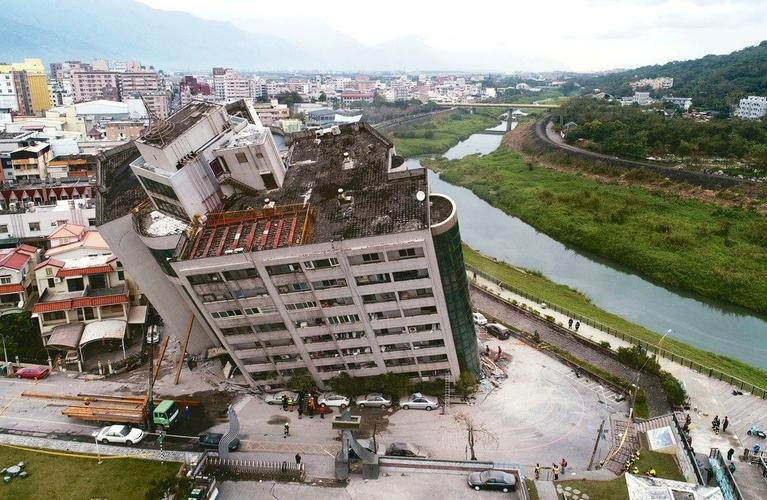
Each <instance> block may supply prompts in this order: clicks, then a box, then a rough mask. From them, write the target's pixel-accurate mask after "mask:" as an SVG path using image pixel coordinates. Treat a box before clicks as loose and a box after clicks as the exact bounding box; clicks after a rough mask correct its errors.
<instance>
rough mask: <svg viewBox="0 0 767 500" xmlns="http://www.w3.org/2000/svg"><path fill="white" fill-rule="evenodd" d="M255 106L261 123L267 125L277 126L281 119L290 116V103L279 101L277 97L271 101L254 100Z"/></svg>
mask: <svg viewBox="0 0 767 500" xmlns="http://www.w3.org/2000/svg"><path fill="white" fill-rule="evenodd" d="M253 108H254V109H255V110H256V114H257V115H258V118H259V119H260V120H261V123H263V124H264V126H267V127H271V126H275V127H276V126H278V125H279V124H280V120H286V119H288V118H290V109H288V105H287V104H280V103H278V102H277V99H272V100H271V101H270V102H254V103H253Z"/></svg>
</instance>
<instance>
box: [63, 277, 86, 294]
mask: <svg viewBox="0 0 767 500" xmlns="http://www.w3.org/2000/svg"><path fill="white" fill-rule="evenodd" d="M67 290H69V291H70V292H79V291H81V290H85V284H84V283H83V279H82V278H70V279H68V280H67Z"/></svg>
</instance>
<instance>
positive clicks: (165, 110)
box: [141, 90, 170, 120]
mask: <svg viewBox="0 0 767 500" xmlns="http://www.w3.org/2000/svg"><path fill="white" fill-rule="evenodd" d="M141 97H142V98H143V100H144V103H145V104H146V106H147V107H148V108H149V109H148V110H147V111H148V112H151V113H153V114H154V116H155V117H156V118H159V119H161V120H164V119H165V118H167V117H168V115H169V114H170V97H169V95H168V93H167V92H166V91H164V90H155V91H146V92H141Z"/></svg>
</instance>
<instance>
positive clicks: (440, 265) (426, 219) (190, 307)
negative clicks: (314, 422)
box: [100, 102, 479, 387]
mask: <svg viewBox="0 0 767 500" xmlns="http://www.w3.org/2000/svg"><path fill="white" fill-rule="evenodd" d="M136 145H137V147H138V150H139V153H140V155H141V156H140V157H139V158H138V159H136V160H135V161H133V162H132V163H131V164H130V168H131V170H132V171H133V173H134V174H135V176H136V177H137V178H138V181H139V182H140V184H141V188H142V191H139V194H138V195H137V196H136V198H138V199H139V200H141V199H143V200H144V201H140V202H139V203H140V204H139V205H138V207H137V208H136V209H134V210H133V211H132V212H131V214H130V215H128V216H124V215H123V214H125V210H124V207H121V206H119V204H110V199H111V198H115V199H117V197H118V196H119V195H124V193H125V192H126V188H127V187H126V186H125V185H124V184H123V185H121V186H118V187H116V189H120V191H121V193H120V194H118V193H113V192H111V190H112V189H113V188H112V187H110V186H108V187H107V192H106V193H105V196H104V200H103V201H104V202H105V203H107V204H110V208H109V210H107V211H105V216H104V218H103V220H101V221H100V230H101V232H102V234H103V235H104V237H105V238H106V239H107V241H108V242H109V243H110V245H112V248H113V250H114V251H115V253H116V254H117V255H118V256H119V257H120V259H121V260H122V261H123V262H124V263H125V264H126V267H127V269H129V270H130V271H131V272H132V274H133V275H135V276H137V277H139V278H137V279H138V281H139V285H140V287H141V289H142V290H144V291H145V293H146V295H147V297H148V298H149V299H150V301H152V303H153V305H154V306H155V307H156V308H157V310H158V311H159V312H160V314H161V315H163V316H165V315H166V314H167V315H169V316H171V317H168V318H166V321H165V323H166V325H172V324H175V323H176V322H178V325H177V326H176V328H177V330H181V329H184V330H185V329H186V328H187V327H188V326H189V325H191V326H194V327H198V326H199V331H198V333H197V336H196V337H195V339H196V342H197V344H198V346H199V347H198V348H202V346H204V345H205V344H210V343H212V344H213V346H214V347H217V348H218V350H217V352H218V353H220V354H221V355H223V356H224V359H225V360H226V361H227V362H228V363H229V366H230V367H236V368H237V370H238V371H239V372H240V373H241V374H242V376H243V378H244V380H245V381H246V382H247V383H249V384H250V385H252V386H261V385H266V384H273V383H277V382H280V381H282V382H284V381H285V380H286V379H287V378H289V377H291V376H294V375H304V374H306V375H310V376H311V377H312V378H313V379H314V380H315V382H316V383H317V384H318V385H319V386H321V387H322V386H324V385H325V383H326V382H327V380H328V379H329V378H332V377H334V376H336V375H338V374H339V373H341V372H347V373H349V374H350V375H352V376H368V375H376V374H381V373H386V372H393V373H402V374H406V375H408V376H409V377H411V378H416V379H429V378H434V377H441V378H447V379H450V380H454V379H456V378H457V377H458V375H459V373H460V372H461V371H462V370H465V371H469V372H472V373H474V374H478V373H479V357H478V353H477V340H476V335H475V332H474V327H473V323H472V321H471V308H470V303H469V298H468V294H469V289H468V284H467V279H466V271H465V267H464V263H463V256H462V253H461V243H460V241H461V239H460V234H459V229H458V222H457V216H456V207H455V204H454V203H453V202H452V201H451V200H450V199H449V198H447V197H446V196H442V195H437V194H432V193H430V192H429V185H428V177H427V175H426V171H425V170H424V169H410V170H408V169H407V168H405V167H403V166H402V158H400V157H397V156H396V155H395V151H394V147H393V145H392V143H391V142H390V141H389V140H388V139H386V138H385V137H384V136H382V135H381V134H379V133H378V132H377V131H375V130H374V129H373V128H372V127H370V126H368V125H367V124H364V123H355V124H350V125H343V126H341V127H333V128H332V129H327V130H320V131H318V132H316V133H315V132H305V133H303V135H299V136H298V137H297V138H296V140H295V142H294V143H293V145H292V146H291V149H290V152H289V153H288V155H287V168H286V165H284V164H283V161H282V159H281V158H280V156H279V154H278V153H277V149H276V147H275V145H274V142H273V139H272V137H271V133H270V131H269V130H268V129H265V128H263V127H262V126H260V125H259V124H258V121H257V118H255V110H253V109H252V107H251V106H250V105H248V104H245V103H234V104H233V105H230V106H227V107H226V108H224V107H222V106H218V105H213V104H208V103H202V102H195V103H193V104H191V105H189V106H187V107H186V108H183V109H182V110H180V111H179V112H177V113H175V114H173V115H171V116H170V117H169V118H168V120H167V121H166V122H165V123H160V124H157V125H156V126H155V127H153V128H152V130H150V131H149V132H148V133H147V134H145V136H144V137H143V138H142V139H139V140H138V141H136ZM131 189H133V188H131ZM172 221H176V222H175V223H173V222H172ZM185 226H186V227H185ZM113 242H114V243H113ZM134 264H135V265H136V266H137V269H136V270H134V269H133V268H132V265H134ZM162 273H164V274H165V275H166V277H167V279H166V280H165V281H164V282H163V281H162V280H160V275H161V274H162ZM142 279H143V280H144V282H142ZM190 317H192V318H193V319H192V320H191V321H190V320H189V318H190ZM206 334H207V335H206Z"/></svg>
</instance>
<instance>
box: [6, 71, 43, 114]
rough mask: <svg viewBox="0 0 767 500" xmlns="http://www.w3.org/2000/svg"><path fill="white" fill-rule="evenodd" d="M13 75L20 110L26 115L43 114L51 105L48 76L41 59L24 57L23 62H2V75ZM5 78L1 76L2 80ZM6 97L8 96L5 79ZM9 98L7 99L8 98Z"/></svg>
mask: <svg viewBox="0 0 767 500" xmlns="http://www.w3.org/2000/svg"><path fill="white" fill-rule="evenodd" d="M9 74H10V75H11V76H12V78H13V87H14V92H15V95H16V102H17V108H16V111H18V112H19V113H21V114H24V115H35V114H42V113H43V112H45V110H47V109H49V108H50V107H51V99H50V92H49V90H48V77H47V76H46V75H45V67H44V66H43V62H42V61H41V60H40V59H24V61H23V62H18V63H10V64H0V75H9ZM3 80H5V78H0V81H3ZM5 83H6V85H5V87H6V93H5V95H6V97H7V96H8V93H7V89H8V88H9V86H8V85H7V80H5ZM6 100H7V99H6Z"/></svg>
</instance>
